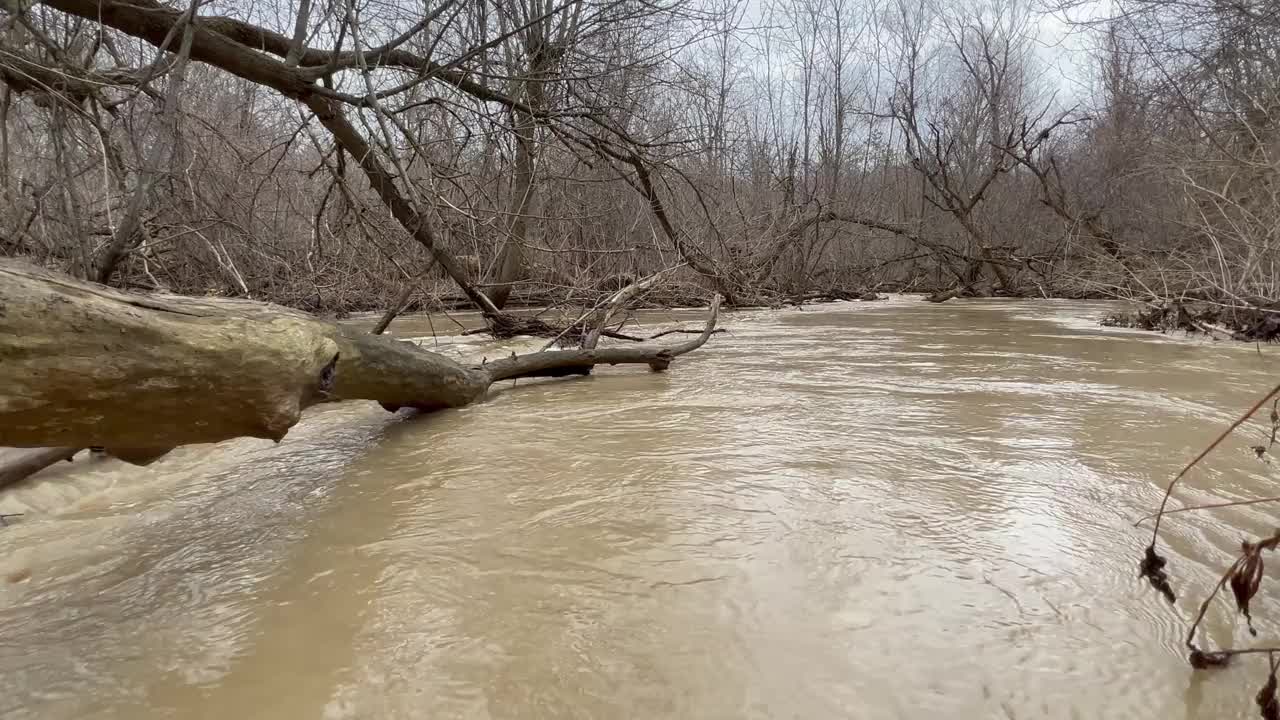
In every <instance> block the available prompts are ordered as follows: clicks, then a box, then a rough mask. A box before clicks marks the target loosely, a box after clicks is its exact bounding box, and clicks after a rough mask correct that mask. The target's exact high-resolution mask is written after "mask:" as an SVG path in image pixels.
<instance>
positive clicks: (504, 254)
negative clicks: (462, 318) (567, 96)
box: [488, 111, 537, 310]
mask: <svg viewBox="0 0 1280 720" xmlns="http://www.w3.org/2000/svg"><path fill="white" fill-rule="evenodd" d="M515 117H516V123H517V125H516V162H515V176H514V178H513V182H512V184H511V202H510V203H509V204H508V207H509V208H510V212H511V225H510V226H509V228H508V230H507V233H508V234H507V238H506V240H505V241H504V242H503V243H502V251H501V252H499V254H498V275H497V277H496V278H495V281H494V287H493V288H492V289H491V290H490V291H489V293H488V295H489V299H491V300H493V304H494V306H495V307H497V308H498V309H499V310H502V309H503V308H505V307H506V306H507V300H508V299H510V297H511V288H512V285H513V284H514V283H516V282H517V281H519V280H521V279H522V277H523V275H524V245H525V242H526V241H527V240H528V235H529V219H528V213H529V207H530V205H532V203H533V193H534V177H533V164H534V142H536V140H537V138H535V137H534V129H535V127H536V126H535V124H534V119H533V116H532V115H530V114H528V113H522V112H518V111H517V112H516V113H515Z"/></svg>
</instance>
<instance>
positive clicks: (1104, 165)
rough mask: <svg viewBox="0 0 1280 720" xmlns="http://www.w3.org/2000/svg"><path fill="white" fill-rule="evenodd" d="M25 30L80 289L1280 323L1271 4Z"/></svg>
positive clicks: (24, 207)
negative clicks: (636, 290)
mask: <svg viewBox="0 0 1280 720" xmlns="http://www.w3.org/2000/svg"><path fill="white" fill-rule="evenodd" d="M8 9H9V11H8V12H7V13H5V14H3V16H2V17H3V41H2V43H0V81H3V83H2V84H3V95H2V96H0V116H2V120H3V122H0V128H2V129H3V133H0V192H2V193H3V196H4V207H3V209H0V253H3V254H4V255H9V256H21V257H26V258H30V259H34V260H36V261H38V262H41V263H43V264H45V265H47V266H52V267H55V268H57V269H60V270H64V271H67V272H70V273H72V274H75V275H78V276H80V277H85V278H89V279H96V280H98V281H103V282H110V283H115V284H117V285H122V286H128V287H135V288H136V287H141V288H162V289H168V290H173V291H176V292H183V293H194V294H206V293H207V294H218V295H232V296H241V297H252V298H257V299H267V300H273V301H276V302H281V303H284V304H288V305H293V306H298V307H302V308H305V309H311V310H325V311H347V310H364V309H383V308H386V307H387V306H402V305H409V306H412V305H413V304H414V303H423V302H427V301H429V300H430V299H432V298H435V299H440V298H444V297H448V298H451V299H457V300H460V301H462V302H466V303H469V304H472V305H475V306H476V307H478V308H479V309H481V310H483V311H485V312H486V313H487V314H490V315H494V314H495V313H500V312H501V311H502V309H503V308H504V307H505V306H506V305H507V304H508V303H509V302H511V301H512V300H513V299H515V300H518V301H533V302H558V301H573V302H576V303H581V304H587V305H590V304H592V303H594V302H596V301H598V300H599V299H600V298H602V297H604V296H606V295H607V294H608V293H610V292H613V291H616V290H617V289H618V288H619V287H622V286H624V285H626V284H627V283H628V282H630V281H632V280H634V279H636V278H639V277H645V276H649V275H652V274H654V273H656V272H659V271H662V270H664V269H668V268H673V267H679V268H680V269H679V272H677V273H673V274H669V275H667V277H671V278H675V279H676V280H675V281H673V282H669V283H668V285H667V286H666V288H665V290H664V292H666V294H667V300H668V301H673V302H674V301H678V300H679V299H681V298H683V297H695V296H699V295H705V290H714V291H717V292H720V293H722V294H724V295H725V297H726V300H727V301H728V302H730V303H739V304H741V303H748V302H771V301H778V300H781V299H784V298H788V297H796V296H799V297H805V296H807V295H810V294H821V293H823V292H829V291H831V290H842V291H859V292H860V291H864V290H868V289H871V290H875V289H884V290H899V289H900V290H921V291H930V292H934V293H936V295H935V298H934V299H939V300H941V299H946V298H949V297H953V296H956V295H963V294H993V293H995V294H1011V295H1036V296H1041V295H1055V296H1083V295H1099V294H1102V295H1108V294H1110V295H1120V296H1126V297H1136V298H1139V299H1143V300H1147V301H1150V302H1152V303H1155V304H1161V307H1162V310H1161V312H1164V311H1165V310H1167V309H1168V307H1171V306H1169V305H1166V303H1169V302H1171V301H1173V302H1178V301H1188V300H1196V301H1200V302H1202V303H1208V304H1209V305H1210V306H1212V307H1216V308H1218V309H1219V312H1218V314H1216V315H1214V316H1212V317H1211V318H1209V319H1208V320H1207V321H1198V322H1200V324H1201V325H1205V324H1206V323H1207V324H1208V325H1209V326H1210V327H1216V328H1237V329H1238V328H1240V327H1243V326H1244V325H1245V324H1247V323H1254V324H1257V323H1263V324H1265V323H1266V322H1271V323H1272V324H1273V325H1274V324H1275V318H1276V315H1275V308H1276V302H1277V300H1278V299H1280V252H1277V250H1280V248H1278V247H1277V243H1278V240H1277V232H1278V231H1277V228H1278V227H1280V194H1278V193H1280V190H1278V189H1277V187H1276V182H1275V178H1276V174H1277V162H1278V161H1277V157H1276V154H1277V153H1276V150H1277V144H1276V129H1275V115H1276V113H1277V112H1278V111H1280V105H1278V104H1277V102H1276V95H1277V73H1276V70H1277V68H1276V63H1277V62H1280V59H1278V58H1280V55H1278V54H1277V48H1276V43H1277V42H1278V41H1277V38H1280V18H1278V17H1277V11H1276V10H1275V8H1274V7H1273V6H1272V5H1269V4H1266V3H1250V2H1244V3H1230V4H1227V3H1219V2H1216V1H1215V0H1191V2H1178V3H1173V2H1169V1H1167V0H1124V1H1123V2H1119V3H1114V4H1112V5H1111V6H1110V8H1109V9H1110V10H1111V12H1110V13H1109V14H1108V15H1107V16H1106V17H1097V14H1096V11H1097V6H1096V4H1092V3H1089V4H1085V5H1081V6H1079V7H1075V6H1071V5H1069V4H1067V5H1061V6H1058V7H1053V8H1043V7H1031V6H1029V5H1026V4H1024V3H1023V1H1022V0H993V1H992V2H987V3H980V4H976V5H975V4H969V3H934V2H923V0H861V1H857V2H855V0H768V1H767V2H763V3H760V4H749V3H746V2H745V1H744V0H663V1H662V2H656V3H655V2H641V1H640V0H590V1H588V0H548V1H544V0H518V1H517V2H499V1H498V0H440V2H434V1H433V2H430V3H418V2H407V1H405V0H395V1H393V2H387V1H379V2H367V1H363V0H304V1H303V2H299V3H296V4H290V3H277V2H273V1H272V0H219V1H215V2H200V1H199V0H193V1H192V2H191V3H190V4H174V5H166V4H164V3H163V2H162V1H161V0H139V1H138V2H129V3H125V2H123V0H48V1H47V2H43V3H40V4H34V5H29V4H28V3H27V2H25V0H21V1H20V0H9V8H8ZM1049 11H1052V12H1053V13H1054V14H1055V16H1056V17H1059V18H1066V20H1067V21H1068V22H1070V23H1073V27H1074V28H1075V31H1076V32H1075V34H1074V35H1073V36H1072V38H1071V39H1070V42H1069V43H1068V44H1069V45H1071V46H1072V47H1074V48H1075V53H1076V56H1075V58H1074V59H1075V60H1076V64H1075V65H1074V66H1073V67H1075V68H1076V69H1075V70H1074V71H1072V72H1074V73H1075V75H1076V76H1074V77H1063V75H1062V74H1061V73H1060V72H1057V71H1054V69H1053V68H1052V66H1051V64H1050V62H1049V58H1050V56H1051V55H1052V52H1051V51H1050V49H1048V48H1047V47H1046V42H1047V41H1048V40H1049V39H1050V38H1047V37H1046V36H1045V33H1044V31H1043V29H1042V28H1044V27H1046V22H1045V18H1046V17H1047V15H1046V13H1047V12H1049ZM1086 11H1088V12H1092V13H1093V15H1090V16H1088V17H1086V16H1085V15H1084V13H1085V12H1086ZM1085 56H1087V61H1086V60H1082V59H1081V58H1083V57H1085ZM1081 88H1092V90H1088V91H1083V90H1081ZM1179 307H1180V306H1179ZM1178 312H1182V311H1181V310H1179V311H1178ZM1241 313H1243V314H1241ZM1161 317H1162V318H1164V317H1165V316H1163V315H1162V316H1161ZM1180 317H1181V315H1176V316H1175V317H1174V319H1175V320H1176V319H1177V318H1180ZM1162 321H1163V320H1162Z"/></svg>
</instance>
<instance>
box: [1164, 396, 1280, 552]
mask: <svg viewBox="0 0 1280 720" xmlns="http://www.w3.org/2000/svg"><path fill="white" fill-rule="evenodd" d="M1277 395H1280V384H1278V385H1276V386H1275V387H1273V388H1271V392H1269V393H1267V394H1266V395H1264V396H1262V398H1261V399H1259V400H1258V401H1257V402H1255V403H1254V404H1253V407H1251V408H1249V409H1248V411H1246V412H1245V414H1243V415H1241V416H1240V417H1239V418H1237V419H1236V421H1235V422H1233V423H1231V425H1230V426H1228V427H1227V429H1226V430H1223V431H1222V433H1221V434H1220V435H1218V437H1217V438H1215V439H1214V441H1213V442H1211V443H1209V446H1208V447H1206V448H1205V449H1204V450H1201V451H1200V454H1199V455H1196V456H1195V457H1194V458H1193V459H1192V460H1191V462H1189V463H1187V465H1186V467H1184V468H1182V470H1181V471H1179V472H1178V474H1177V475H1175V476H1174V478H1173V480H1172V481H1171V482H1170V483H1169V487H1167V488H1165V491H1164V499H1162V500H1161V501H1160V510H1159V511H1158V512H1156V518H1155V519H1156V525H1155V528H1154V529H1153V530H1152V531H1151V543H1152V544H1153V545H1154V544H1155V542H1156V540H1157V539H1158V538H1159V537H1160V520H1161V519H1162V518H1163V517H1164V515H1165V506H1166V505H1168V504H1169V496H1170V495H1172V494H1173V487H1174V486H1175V485H1177V484H1178V481H1179V480H1181V479H1182V478H1183V476H1184V475H1186V474H1187V473H1188V472H1190V471H1191V468H1193V467H1195V466H1196V465H1197V464H1198V463H1199V462H1200V461H1201V460H1203V459H1204V458H1205V456H1206V455H1208V454H1209V453H1211V452H1213V450H1214V449H1215V448H1217V447H1218V446H1219V445H1221V444H1222V441H1223V440H1226V439H1227V436H1228V435H1230V434H1231V433H1232V432H1234V431H1235V429H1236V428H1238V427H1240V426H1241V425H1242V424H1244V422H1245V421H1246V420H1248V419H1249V418H1251V417H1253V415H1254V413H1256V412H1258V409H1259V408H1261V407H1262V406H1263V405H1266V404H1267V403H1268V402H1269V401H1270V400H1271V398H1273V397H1276V396H1277Z"/></svg>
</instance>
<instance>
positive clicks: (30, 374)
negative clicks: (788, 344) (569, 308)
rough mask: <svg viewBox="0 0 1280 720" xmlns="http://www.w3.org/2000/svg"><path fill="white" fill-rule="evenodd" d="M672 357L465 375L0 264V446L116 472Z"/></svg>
mask: <svg viewBox="0 0 1280 720" xmlns="http://www.w3.org/2000/svg"><path fill="white" fill-rule="evenodd" d="M718 310H719V298H716V300H715V302H713V303H712V306H711V313H710V316H709V318H708V321H707V325H706V329H705V330H704V332H703V333H702V334H701V335H700V336H698V337H697V338H696V339H694V340H691V341H690V342H687V343H684V344H682V345H674V346H665V347H664V346H659V345H649V346H630V347H618V348H605V349H600V350H564V351H555V352H539V353H532V354H529V355H523V356H514V355H513V356H512V357H510V358H505V359H502V360H498V361H495V362H489V363H487V364H481V365H473V366H465V365H461V364H459V363H457V362H455V361H453V360H451V359H449V358H447V357H444V356H443V355H437V354H435V353H432V352H428V351H425V350H422V349H421V348H419V347H418V346H417V345H415V344H413V343H408V342H403V341H399V340H395V339H393V338H389V337H386V336H378V335H369V334H366V333H362V332H358V331H356V330H354V329H351V328H347V327H344V326H342V325H338V324H334V323H329V322H325V321H322V320H319V319H317V318H314V317H312V316H310V315H306V314H304V313H300V312H296V311H293V310H289V309H286V308H281V307H276V306H272V305H268V304H265V303H257V302H252V301H247V300H232V299H216V300H211V299H197V298H188V297H178V296H142V295H131V294H127V293H123V292H119V291H116V290H111V289H109V288H105V287H101V286H95V285H91V284H88V283H84V282H79V281H75V280H72V279H70V278H67V277H66V276H60V275H55V274H52V273H48V272H45V271H42V270H37V269H34V268H31V267H28V266H25V265H22V264H19V263H16V262H14V261H10V260H0V445H7V446H12V447H54V446H59V447H61V446H65V447H90V446H102V447H106V448H107V451H108V452H110V453H111V454H113V455H116V456H117V457H121V458H122V459H130V458H139V459H145V458H147V457H148V456H150V457H154V456H155V455H156V454H157V453H160V452H163V451H164V450H165V449H167V448H171V447H173V446H177V445H184V444H192V443H210V442H219V441H221V440H227V439H230V438H234V437H244V436H247V437H259V438H270V439H273V440H277V441H278V440H280V439H281V438H283V437H284V435H285V433H287V432H288V431H289V428H291V427H292V426H293V425H294V424H295V423H297V421H298V419H299V417H300V415H301V412H302V410H303V409H304V408H306V407H307V406H308V405H311V404H314V403H317V402H323V401H332V400H349V399H364V400H375V401H377V402H379V403H380V404H382V406H383V407H385V408H387V409H388V410H397V409H399V408H402V407H412V408H418V409H421V410H435V409H439V408H447V407H458V406H462V405H467V404H469V403H471V402H474V401H476V400H477V399H479V398H481V397H483V395H484V394H485V391H486V390H487V389H488V387H489V386H490V385H491V384H492V383H494V382H497V381H499V380H508V379H512V378H522V377H558V376H564V375H575V374H576V375H585V374H587V373H589V372H590V371H591V368H592V367H594V366H595V365H598V364H611V365H616V364H623V363H641V364H646V365H649V366H650V368H652V369H653V370H665V369H666V368H667V366H668V365H670V363H671V361H672V359H673V358H675V357H676V356H678V355H681V354H684V353H687V352H690V351H692V350H695V349H697V348H698V347H700V346H701V345H702V344H703V343H705V342H706V340H707V339H708V338H709V337H710V336H711V334H712V332H713V330H714V328H715V321H716V315H717V311H718Z"/></svg>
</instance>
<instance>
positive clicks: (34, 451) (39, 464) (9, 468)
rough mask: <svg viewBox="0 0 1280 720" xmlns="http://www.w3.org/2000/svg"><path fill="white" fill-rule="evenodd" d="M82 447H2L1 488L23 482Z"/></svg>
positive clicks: (67, 458)
mask: <svg viewBox="0 0 1280 720" xmlns="http://www.w3.org/2000/svg"><path fill="white" fill-rule="evenodd" d="M78 452H80V448H69V447H53V448H21V449H10V448H0V488H4V487H8V486H10V485H13V484H14V483H17V482H21V481H22V480H24V479H25V478H27V477H28V476H30V475H34V474H35V473H38V472H40V471H41V470H43V469H45V468H47V467H49V466H50V465H54V464H56V463H59V462H61V461H63V460H70V459H71V458H73V457H75V455H76V453H78Z"/></svg>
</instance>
